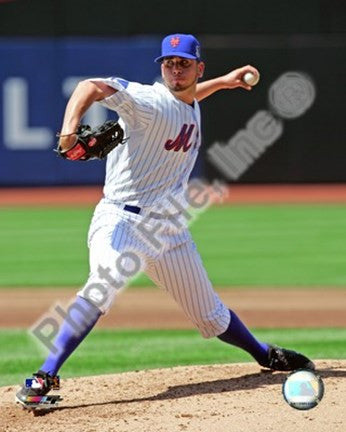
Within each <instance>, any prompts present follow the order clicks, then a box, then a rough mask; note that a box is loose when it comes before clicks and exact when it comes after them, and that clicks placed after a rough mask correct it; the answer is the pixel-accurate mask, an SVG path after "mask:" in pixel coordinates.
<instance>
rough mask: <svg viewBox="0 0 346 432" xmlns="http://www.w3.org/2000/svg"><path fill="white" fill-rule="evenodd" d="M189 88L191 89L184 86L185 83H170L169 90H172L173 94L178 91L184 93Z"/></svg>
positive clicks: (188, 85) (187, 85) (186, 85)
mask: <svg viewBox="0 0 346 432" xmlns="http://www.w3.org/2000/svg"><path fill="white" fill-rule="evenodd" d="M189 87H191V85H190V84H186V83H183V82H175V83H172V85H171V90H173V91H175V92H179V91H185V90H187V89H188V88H189Z"/></svg>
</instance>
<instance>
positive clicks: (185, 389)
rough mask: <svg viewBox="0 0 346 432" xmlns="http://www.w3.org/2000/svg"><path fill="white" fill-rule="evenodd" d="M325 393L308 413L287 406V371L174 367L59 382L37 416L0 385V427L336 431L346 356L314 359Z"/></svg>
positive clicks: (345, 390)
mask: <svg viewBox="0 0 346 432" xmlns="http://www.w3.org/2000/svg"><path fill="white" fill-rule="evenodd" d="M316 363H317V368H318V373H319V375H320V376H321V377H322V379H323V381H324V384H325V396H324V398H323V400H322V401H321V402H320V404H319V405H318V406H317V407H316V408H313V409H311V410H309V411H298V410H295V409H293V408H291V407H289V406H288V405H287V404H286V402H285V401H284V399H283V397H282V392H281V386H282V383H283V381H284V378H285V376H286V375H287V374H286V373H281V372H275V373H272V372H261V370H260V368H259V367H258V365H256V364H254V363H245V364H244V363H243V364H227V365H213V366H191V367H176V368H171V369H156V370H147V371H140V372H130V373H122V374H117V375H103V376H97V377H86V378H75V379H67V380H62V390H61V392H60V394H61V395H62V397H63V398H64V401H63V402H62V403H61V405H60V406H59V408H57V409H55V410H54V411H51V412H49V413H46V414H44V415H39V416H38V415H36V416H34V414H33V413H32V412H28V411H26V410H23V409H22V408H21V407H20V406H17V405H15V404H14V402H13V399H14V392H15V390H16V387H14V386H13V387H3V388H1V389H0V398H1V399H0V418H1V421H0V425H1V427H0V429H1V431H6V432H16V431H18V432H19V431H20V432H25V431H28V432H29V431H30V432H70V431H71V432H132V431H133V432H134V431H135V432H161V431H162V432H176V431H177V432H178V431H188V432H226V431H232V432H238V431H239V432H248V431H259V432H263V431H275V432H290V431H294V432H300V431H301V432H317V431H318V432H322V431H328V432H339V431H340V432H341V431H343V432H344V431H345V430H346V410H345V409H344V408H345V397H346V380H345V378H346V361H345V360H342V361H339V360H320V361H317V362H316Z"/></svg>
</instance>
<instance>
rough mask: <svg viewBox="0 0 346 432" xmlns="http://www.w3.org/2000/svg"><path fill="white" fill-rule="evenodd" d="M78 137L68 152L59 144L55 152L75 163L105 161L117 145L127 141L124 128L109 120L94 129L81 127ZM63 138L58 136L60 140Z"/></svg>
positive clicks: (86, 126) (85, 126)
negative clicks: (94, 160) (77, 161)
mask: <svg viewBox="0 0 346 432" xmlns="http://www.w3.org/2000/svg"><path fill="white" fill-rule="evenodd" d="M76 135H77V139H76V142H75V143H74V145H73V146H72V147H71V148H69V149H68V150H63V149H62V148H61V147H60V145H59V143H58V147H57V148H56V150H55V151H56V152H57V153H58V155H59V156H61V157H62V158H64V159H69V160H73V161H75V160H79V161H87V160H92V159H104V158H105V157H106V156H107V155H108V153H110V152H111V151H112V150H113V149H114V148H115V147H116V146H117V145H119V144H124V143H125V141H126V139H125V140H124V131H123V129H122V127H121V126H120V125H119V123H118V122H116V121H114V120H108V121H106V122H104V123H103V124H102V125H100V126H97V127H95V128H93V129H91V127H90V126H88V125H80V126H79V127H78V129H77V131H76ZM61 136H63V135H60V134H59V133H58V134H57V137H58V138H60V137H61Z"/></svg>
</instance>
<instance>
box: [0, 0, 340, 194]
mask: <svg viewBox="0 0 346 432" xmlns="http://www.w3.org/2000/svg"><path fill="white" fill-rule="evenodd" d="M345 18H346V3H345V2H344V1H341V0H292V1H290V2H287V3H282V2H281V3H278V2H277V1H275V0H265V1H262V2H256V1H254V0H243V1H242V2H235V1H230V0H215V1H213V2H200V1H197V0H186V1H184V2H178V1H176V2H168V3H167V2H165V1H160V0H146V1H145V2H144V1H143V2H142V1H135V0H128V1H126V2H120V1H112V0H98V1H90V2H85V1H82V0H70V1H67V0H30V1H29V0H12V1H6V0H5V1H0V36H1V37H0V91H1V105H0V110H1V113H0V186H14V185H16V186H26V185H40V186H42V185H67V184H68V185H72V184H79V185H80V184H83V185H84V184H90V185H91V184H101V183H102V182H103V178H104V164H103V163H94V164H93V165H92V167H91V166H90V165H84V164H74V163H66V162H65V161H61V160H59V159H58V158H57V157H55V156H54V155H53V153H52V149H53V148H54V146H55V142H56V139H55V133H56V132H57V131H58V130H59V129H60V127H61V122H62V116H63V112H64V107H65V105H66V102H67V100H68V97H69V95H70V94H71V92H72V90H73V88H74V87H75V85H76V83H77V82H78V80H80V79H82V78H84V77H92V76H111V75H115V76H120V77H124V78H126V79H128V80H135V81H139V82H143V83H152V82H153V81H155V80H156V79H157V77H158V75H159V72H160V71H159V66H158V65H157V64H155V63H154V62H153V58H154V57H155V56H157V55H158V53H159V50H160V40H161V38H162V37H163V36H164V35H166V34H169V33H171V32H184V33H193V34H195V35H196V36H197V37H198V38H199V39H200V41H201V43H202V47H203V50H202V55H203V58H204V60H205V61H206V64H207V67H206V74H205V78H210V77H214V76H216V75H219V74H223V73H225V72H227V71H228V70H231V69H233V68H236V67H239V66H242V65H246V64H252V65H254V66H256V67H257V68H258V69H259V71H260V72H261V81H260V84H259V85H258V86H257V87H256V88H255V89H254V90H253V91H252V92H251V93H245V91H244V90H241V89H238V90H236V91H234V92H232V94H230V93H228V92H220V93H218V94H216V95H215V96H214V97H212V98H210V99H209V100H206V101H204V102H203V104H201V106H202V114H203V125H204V146H203V151H204V153H205V151H206V149H207V148H208V147H209V146H211V145H212V144H213V143H214V142H215V141H219V142H226V141H227V140H228V139H229V138H230V137H231V136H232V135H234V134H235V133H236V132H237V131H239V130H241V129H242V128H244V127H245V124H246V122H247V120H248V119H249V118H250V117H251V116H253V115H254V114H255V112H256V111H258V110H260V109H267V107H268V100H267V99H268V89H269V87H270V85H271V84H272V83H273V82H274V81H275V80H276V79H277V78H278V77H279V76H280V75H281V74H283V73H285V72H287V71H300V72H303V73H306V74H308V75H309V76H310V77H311V78H312V80H313V82H314V85H315V89H316V99H315V101H314V103H313V105H312V107H311V108H310V109H309V110H308V111H307V112H306V113H305V114H304V115H303V116H301V117H299V118H297V119H292V120H289V121H285V125H284V133H283V134H282V136H281V137H280V139H279V140H277V142H275V144H274V145H273V146H271V147H270V148H268V149H267V151H266V152H265V153H264V154H263V155H262V157H260V158H259V159H258V160H257V161H256V162H255V163H254V164H253V165H252V166H251V167H250V168H249V169H248V170H247V171H246V172H245V173H244V174H243V175H242V176H241V177H240V178H239V179H238V182H239V183H264V182H265V183H277V182H278V183H285V182H289V183H301V182H309V183H320V182H345V181H346V170H345V163H344V161H345V159H346V146H345V122H344V108H345V102H346V100H345V94H346V92H345V83H344V79H345V76H346V61H345V60H346V34H345V28H346V24H345ZM112 117H114V113H111V112H107V110H105V109H104V108H102V107H96V108H94V109H92V111H91V112H90V113H89V114H88V116H87V118H86V119H85V120H86V121H87V122H89V123H91V124H92V125H96V124H98V123H100V122H102V121H104V120H105V119H106V118H112ZM196 173H197V174H198V175H203V176H204V177H206V178H208V179H211V178H215V177H222V174H221V173H220V172H217V171H216V170H215V167H213V165H212V164H210V163H209V162H207V160H206V158H205V154H203V152H202V154H201V157H200V160H199V163H198V164H197V167H196V171H195V174H196Z"/></svg>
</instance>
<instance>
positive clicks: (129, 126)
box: [91, 78, 201, 208]
mask: <svg viewBox="0 0 346 432" xmlns="http://www.w3.org/2000/svg"><path fill="white" fill-rule="evenodd" d="M91 81H102V82H103V83H105V84H107V85H109V86H110V87H113V88H114V89H116V90H118V92H116V93H115V94H113V95H111V96H110V97H108V98H106V99H104V100H102V101H100V103H101V104H102V105H103V106H105V107H106V108H108V109H111V110H113V111H116V112H117V113H118V115H119V117H120V124H121V125H122V126H123V128H124V130H125V136H126V137H129V139H128V141H127V142H126V144H125V145H120V146H118V147H117V148H116V149H115V150H113V151H112V152H111V153H110V154H109V155H108V158H107V168H106V181H105V186H104V195H105V197H106V198H108V199H110V200H112V201H115V202H118V203H121V204H129V205H136V206H139V207H164V208H169V207H170V205H169V204H168V203H166V202H165V198H166V197H168V196H173V197H174V198H175V199H177V200H178V201H180V202H181V203H182V204H183V202H184V200H183V199H182V197H183V191H184V190H185V188H186V186H187V181H188V179H189V176H190V173H191V171H192V168H193V166H194V164H195V161H196V158H197V154H198V149H199V146H200V141H201V132H200V110H199V106H198V102H197V101H196V100H195V102H194V106H193V107H192V106H191V105H189V104H186V103H184V102H182V101H181V100H179V99H177V98H175V97H174V96H173V95H172V93H171V92H170V91H169V90H168V89H167V88H166V87H165V86H164V85H163V84H160V83H155V84H154V85H142V84H139V83H135V82H128V81H125V80H123V79H121V78H106V79H102V78H96V79H91Z"/></svg>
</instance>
